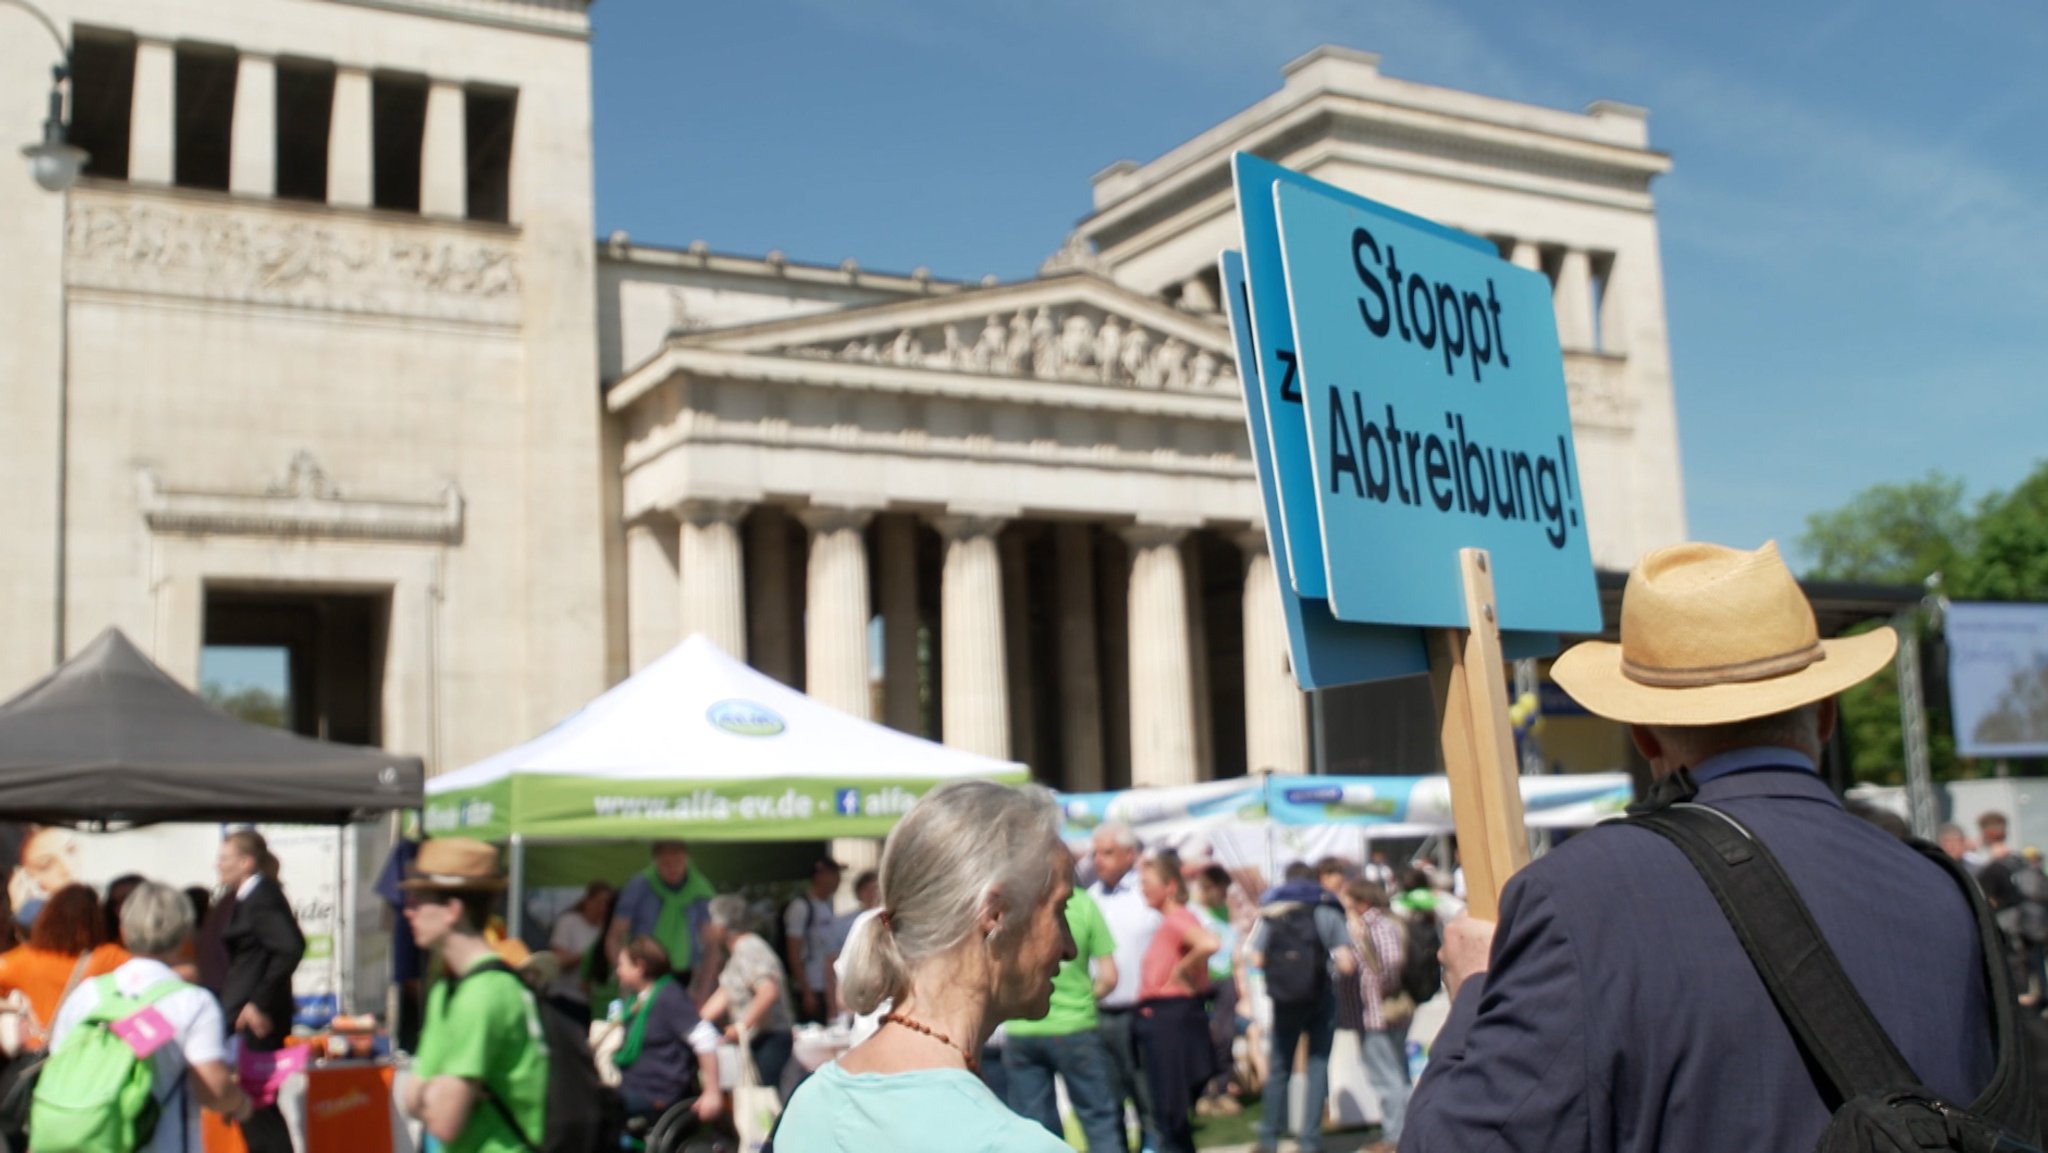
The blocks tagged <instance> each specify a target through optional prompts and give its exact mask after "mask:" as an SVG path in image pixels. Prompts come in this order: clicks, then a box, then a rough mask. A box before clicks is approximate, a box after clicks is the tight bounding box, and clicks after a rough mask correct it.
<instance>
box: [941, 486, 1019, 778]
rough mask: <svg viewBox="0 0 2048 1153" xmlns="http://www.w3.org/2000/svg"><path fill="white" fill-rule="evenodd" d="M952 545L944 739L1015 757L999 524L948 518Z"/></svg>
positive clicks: (944, 593)
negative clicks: (998, 549)
mask: <svg viewBox="0 0 2048 1153" xmlns="http://www.w3.org/2000/svg"><path fill="white" fill-rule="evenodd" d="M932 523H933V525H934V526H936V527H937V528H938V530H939V534H940V535H941V536H943V537H945V538H946V567H945V571H944V573H943V574H942V575H941V577H940V580H939V611H940V620H939V643H940V646H941V649H942V652H941V656H940V658H939V667H940V674H941V675H942V676H943V677H944V678H945V684H944V686H943V687H942V689H941V691H940V700H939V703H940V708H941V710H942V711H943V714H944V716H943V718H942V719H941V722H940V728H939V733H940V736H941V738H942V739H944V741H945V742H946V743H947V744H948V745H951V746H953V747H954V748H956V749H966V750H968V751H969V752H976V753H980V754H982V755H983V756H989V757H997V758H1000V759H1003V760H1008V759H1009V758H1010V701H1009V686H1008V684H1007V683H1006V682H1007V680H1008V661H1007V659H1006V658H1005V655H1004V645H1003V570H1002V558H1001V557H1000V556H999V555H998V554H997V549H996V534H997V533H998V532H1000V531H1001V530H1002V527H1003V522H1002V520H1001V519H1000V518H997V517H982V516H942V517H937V518H935V519H934V520H933V522H932Z"/></svg>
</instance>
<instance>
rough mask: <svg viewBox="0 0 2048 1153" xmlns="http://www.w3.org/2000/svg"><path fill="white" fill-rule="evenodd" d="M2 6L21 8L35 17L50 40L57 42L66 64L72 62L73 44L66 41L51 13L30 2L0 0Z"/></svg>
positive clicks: (23, 0)
mask: <svg viewBox="0 0 2048 1153" xmlns="http://www.w3.org/2000/svg"><path fill="white" fill-rule="evenodd" d="M0 6H7V7H12V8H19V9H21V10H22V11H23V12H26V13H28V14H29V15H31V16H33V17H35V18H36V23H38V24H41V25H42V26H43V28H44V30H45V31H47V32H49V34H50V39H52V40H55V41H56V42H57V51H58V52H59V53H61V54H62V55H63V57H64V60H65V62H66V63H67V64H68V63H69V62H70V60H71V43H70V42H69V41H67V40H65V39H64V33H63V31H62V30H61V29H59V28H58V27H57V22H56V21H54V20H52V19H50V14H49V13H47V12H45V11H43V10H42V9H41V8H38V7H36V6H35V5H33V4H31V3H29V2H28V0H0Z"/></svg>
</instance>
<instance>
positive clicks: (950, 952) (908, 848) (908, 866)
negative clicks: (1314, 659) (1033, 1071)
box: [775, 781, 1074, 1153]
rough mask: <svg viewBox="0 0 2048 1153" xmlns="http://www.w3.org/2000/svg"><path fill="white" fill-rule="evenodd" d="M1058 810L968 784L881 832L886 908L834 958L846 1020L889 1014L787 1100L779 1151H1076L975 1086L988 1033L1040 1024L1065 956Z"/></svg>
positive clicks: (1033, 790) (946, 789)
mask: <svg viewBox="0 0 2048 1153" xmlns="http://www.w3.org/2000/svg"><path fill="white" fill-rule="evenodd" d="M1059 833H1060V814H1059V807H1058V805H1057V804H1055V803H1054V801H1053V798H1052V794H1051V793H1049V792H1047V791H1045V790H1044V789H1041V788H1038V787H1036V786H1026V787H1023V788H1011V787H1009V786H1005V785H998V784H994V783H992V782H989V781H962V782H958V783H955V784H949V785H943V786H941V787H939V788H937V789H934V790H933V791H932V792H931V793H930V794H928V795H926V796H925V798H924V799H923V800H921V801H919V802H918V803H917V804H916V805H915V806H913V807H912V808H911V810H910V812H909V814H908V815H906V816H905V817H904V818H903V820H902V821H901V822H900V823H899V824H898V825H897V826H896V830H895V831H894V832H892V833H890V834H889V841H888V844H887V845H886V846H885V847H884V848H883V850H882V875H881V887H882V904H881V908H880V909H879V910H877V911H876V912H875V913H873V914H871V915H864V916H863V917H862V918H861V920H860V922H859V923H857V924H856V925H855V926H854V929H853V933H852V935H851V937H850V938H849V939H848V940H847V943H846V947H845V949H844V950H843V952H842V957H843V959H844V961H845V963H846V978H845V981H844V982H843V983H842V984H841V986H840V991H841V994H842V996H843V997H844V999H845V1001H846V1005H847V1007H848V1008H850V1009H852V1010H853V1011H855V1012H857V1013H868V1012H873V1011H874V1010H875V1009H877V1008H878V1007H880V1006H882V1005H883V1004H884V1003H885V1002H886V1003H887V1004H888V1006H889V1012H888V1015H887V1016H885V1017H884V1018H883V1019H882V1026H881V1028H880V1029H879V1030H877V1031H876V1033H875V1035H874V1036H873V1037H871V1038H869V1039H868V1040H866V1041H864V1042H862V1043H861V1044H860V1045H859V1046H857V1047H856V1048H854V1050H853V1051H852V1052H850V1053H848V1054H847V1055H846V1056H844V1057H842V1058H840V1059H839V1060H838V1061H836V1062H834V1063H832V1064H830V1065H827V1066H825V1067H824V1068H822V1069H819V1070H818V1071H817V1072H816V1073H815V1074H813V1075H812V1076H811V1078H810V1080H808V1081H806V1082H804V1085H803V1088H802V1089H801V1090H800V1091H798V1092H797V1093H796V1094H795V1095H794V1096H793V1097H792V1098H791V1100H790V1103H789V1109H788V1110H787V1111H786V1112H785V1113H784V1114H783V1117H782V1125H781V1128H780V1129H779V1130H778V1131H777V1133H776V1138H775V1145H776V1148H777V1149H778V1150H780V1151H781V1153H856V1151H862V1153H864V1151H867V1150H873V1149H889V1150H897V1151H902V1153H927V1151H929V1153H941V1151H944V1153H956V1151H958V1150H961V1149H990V1150H994V1149H1001V1150H1005V1151H1006V1153H1009V1151H1016V1153H1069V1151H1068V1150H1067V1145H1066V1143H1065V1142H1064V1141H1062V1140H1060V1139H1059V1138H1058V1137H1055V1136H1053V1135H1052V1134H1051V1133H1050V1132H1048V1131H1047V1130H1046V1129H1045V1127H1044V1126H1043V1125H1041V1124H1039V1123H1038V1122H1036V1121H1032V1120H1028V1119H1026V1118H1024V1117H1021V1116H1019V1115H1018V1114H1016V1113H1014V1112H1012V1111H1011V1110H1010V1108H1009V1107H1008V1106H1007V1105H1005V1104H1004V1103H1003V1102H1002V1100H1001V1099H999V1098H998V1097H996V1095H995V1094H994V1093H991V1092H990V1091H989V1089H988V1087H987V1086H986V1085H984V1084H983V1083H982V1081H981V1077H980V1065H981V1061H980V1055H981V1051H982V1046H983V1045H985V1044H986V1043H987V1042H988V1039H989V1036H990V1035H991V1034H993V1033H994V1032H995V1029H996V1026H997V1025H999V1024H1001V1023H1002V1022H1004V1021H1009V1020H1035V1019H1036V1018H1039V1017H1042V1016H1044V1015H1045V1013H1046V1010H1047V1008H1048V1006H1049V1004H1050V1002H1051V998H1052V979H1053V975H1054V974H1055V973H1057V972H1058V971H1059V967H1060V965H1061V964H1062V963H1063V962H1065V961H1066V960H1067V959H1069V958H1071V957H1073V956H1074V940H1073V937H1072V935H1071V934H1070V933H1069V932H1068V929H1067V918H1066V904H1067V896H1068V894H1069V893H1071V892H1072V891H1073V858H1072V857H1071V856H1069V855H1068V853H1067V849H1066V846H1065V845H1063V844H1062V843H1061V842H1060V836H1059Z"/></svg>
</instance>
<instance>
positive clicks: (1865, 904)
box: [1401, 749, 1994, 1153]
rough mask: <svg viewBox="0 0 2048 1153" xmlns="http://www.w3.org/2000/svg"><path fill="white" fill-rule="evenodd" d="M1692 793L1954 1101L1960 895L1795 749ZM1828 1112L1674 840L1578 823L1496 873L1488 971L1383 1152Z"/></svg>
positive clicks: (1672, 1137) (1959, 1037)
mask: <svg viewBox="0 0 2048 1153" xmlns="http://www.w3.org/2000/svg"><path fill="white" fill-rule="evenodd" d="M1697 775H1698V776H1699V777H1700V789H1699V796H1698V797H1697V798H1696V800H1697V801H1699V802H1701V803H1704V804H1708V805H1712V806H1714V807H1716V808H1720V809H1723V810H1725V811H1727V812H1728V813H1730V814H1731V815H1733V816H1734V817H1735V818H1736V819H1738V820H1740V821H1741V822H1742V823H1743V824H1745V825H1747V826H1748V827H1749V828H1750V829H1751V831H1753V832H1754V833H1755V834H1756V835H1757V837H1758V838H1760V839H1761V840H1762V841H1763V842H1764V843H1765V844H1766V845H1768V846H1769V847H1770V849H1771V851H1772V852H1773V853H1774V854H1776V855H1777V858H1778V860H1779V862H1780V863H1781V864H1782V865H1783V866H1784V868H1785V872H1786V873H1787V874H1788V875H1789V876H1790V877H1791V879H1792V883H1793V885H1794V886H1795V887H1796V888H1797V889H1798V890H1799V894H1800V896H1801V897H1802V898H1803V899H1804V900H1805V901H1806V903H1807V906H1808V907H1809V908H1810V909H1811V910H1812V911H1813V917H1814V920H1815V921H1816V922H1817V923H1818V924H1819V925H1820V929H1821V933H1822V935H1823V936H1825V937H1826V938H1827V942H1828V944H1829V945H1830V946H1831V947H1832V948H1833V949H1834V951H1835V954H1836V956H1838V957H1839V958H1841V962H1842V967H1843V968H1844V969H1845V970H1847V971H1848V975H1849V979H1850V980H1851V981H1852V982H1853V983H1854V984H1855V986H1856V988H1857V991H1858V992H1860V993H1861V994H1862V995H1863V998H1864V1000H1865V1001H1866V1002H1868V1003H1869V1005H1870V1008H1871V1011H1872V1012H1873V1013H1875V1014H1876V1015H1877V1019H1878V1021H1879V1022H1880V1023H1881V1024H1883V1026H1884V1028H1885V1032H1886V1033H1888V1034H1890V1036H1891V1038H1892V1041H1893V1043H1894V1044H1896V1045H1897V1046H1898V1049H1899V1052H1900V1053H1901V1054H1902V1055H1903V1056H1904V1057H1905V1058H1906V1062H1907V1063H1908V1064H1909V1065H1911V1066H1912V1068H1913V1071H1914V1072H1915V1073H1916V1074H1918V1075H1919V1077H1920V1079H1921V1081H1922V1082H1923V1083H1924V1084H1926V1085H1927V1086H1928V1087H1930V1088H1932V1089H1933V1090H1935V1091H1936V1092H1937V1093H1939V1094H1941V1095H1942V1096H1943V1097H1944V1098H1945V1099H1947V1100H1950V1101H1954V1102H1958V1103H1962V1104H1967V1103H1968V1102H1969V1101H1970V1100H1971V1099H1972V1098H1974V1097H1976V1096H1977V1094H1978V1093H1979V1091H1981V1090H1982V1088H1983V1087H1984V1085H1985V1084H1986V1083H1987V1082H1989V1080H1990V1078H1991V1073H1992V1068H1993V1064H1994V1061H1993V1055H1992V1048H1991V1012H1990V1008H1989V1001H1988V996H1987V993H1986V989H1985V977H1984V961H1983V955H1982V949H1981V947H1980V945H1979V943H1978V939H1977V929H1976V923H1975V921H1974V920H1973V919H1972V917H1971V913H1970V907H1969V905H1968V903H1967V902H1966V901H1965V899H1964V896H1963V894H1962V892H1961V890H1959V889H1958V888H1957V887H1956V884H1955V882H1954V881H1953V880H1951V879H1950V878H1949V876H1948V875H1947V874H1946V873H1944V872H1943V871H1942V870H1941V868H1940V867H1939V866H1938V865H1936V864H1934V863H1933V862H1932V861H1928V860H1926V859H1924V858H1922V857H1921V856H1920V855H1919V854H1918V853H1917V852H1915V851H1914V850H1913V849H1912V848H1911V847H1910V846H1907V845H1905V844H1903V843H1901V842H1899V841H1898V840H1896V839H1894V838H1893V837H1892V836H1891V835H1890V834H1888V833H1885V832H1884V831H1883V830H1881V829H1879V828H1877V827H1876V826H1874V825H1872V824H1870V823H1868V822H1866V821H1864V820H1862V819H1861V818H1858V817H1856V816H1853V815H1851V814H1850V813H1849V812H1848V811H1847V810H1845V809H1844V808H1843V807H1842V805H1841V802H1840V801H1839V800H1837V799H1836V797H1835V795H1834V794H1833V793H1832V792H1831V791H1830V790H1829V789H1828V787H1827V786H1826V784H1825V783H1823V782H1822V781H1821V779H1820V778H1819V777H1818V776H1816V775H1815V774H1814V773H1813V772H1812V771H1811V768H1810V767H1807V765H1806V761H1805V758H1803V757H1801V756H1800V755H1799V754H1797V753H1793V752H1790V751H1788V750H1778V749H1773V750H1747V751H1745V752H1743V753H1736V754H1730V755H1728V756H1724V757H1716V758H1713V759H1711V760H1709V761H1707V762H1706V763H1705V764H1703V765H1701V766H1700V771H1699V773H1698V774H1697ZM1826 1124H1827V1109H1826V1107H1825V1106H1824V1105H1823V1104H1822V1102H1821V1098H1820V1094H1819V1091H1818V1090H1817V1089H1816V1088H1815V1087H1814V1083H1813V1079H1812V1077H1811V1076H1810V1075H1809V1074H1808V1073H1807V1070H1806V1067H1805V1065H1804V1063H1803V1062H1802V1060H1801V1059H1800V1056H1799V1052H1798V1049H1797V1047H1796V1046H1795V1045H1794V1044H1793V1042H1792V1038H1791V1034H1790V1033H1789V1032H1787V1030H1786V1028H1785V1025H1784V1023H1783V1021H1782V1020H1781V1018H1780V1017H1779V1016H1778V1012H1777V1010H1776V1008H1775V1007H1773V1006H1772V1004H1771V999H1770V994H1769V993H1768V992H1766V991H1765V989H1764V985H1763V981H1762V980H1761V979H1760V978H1759V977H1758V976H1757V975H1756V971H1755V969H1754V968H1753V967H1752V966H1751V964H1750V961H1749V957H1748V955H1747V954H1746V953H1744V952H1743V949H1742V945H1741V943H1740V942H1738V941H1737V940H1736V937H1735V933H1734V930H1732V929H1731V928H1729V926H1728V922H1727V919H1726V918H1725V917H1724V916H1723V915H1722V912H1721V909H1720V907H1719V906H1718V905H1716V904H1715V902H1714V898H1713V896H1712V895H1711V894H1710V893H1709V892H1708V890H1707V887H1706V882H1704V881H1702V880H1701V879H1700V877H1699V875H1698V874H1697V873H1696V872H1694V871H1693V867H1692V864H1691V862H1689V861H1687V860H1686V858H1685V856H1684V854H1683V853H1681V852H1680V851H1679V850H1678V848H1677V847H1676V846H1674V845H1672V844H1671V843H1670V842H1668V841H1666V840H1665V839H1664V838H1663V837H1660V836H1658V835H1657V834H1655V833H1652V832H1650V831H1648V830H1645V829H1636V828H1630V827H1627V826H1626V825H1622V824H1612V825H1606V826H1602V827H1599V828H1596V829H1593V830H1589V831H1588V832H1586V833H1583V834H1581V835H1579V836H1576V837H1573V838H1572V839H1571V840H1569V841H1567V842H1566V843H1565V844H1563V845H1560V846H1559V847H1558V848H1557V850H1556V851H1555V852H1552V853H1550V854H1549V855H1547V856H1545V857H1543V858H1542V859H1540V860H1537V861H1535V862H1533V863H1531V864H1530V866H1529V867H1528V868H1526V869H1524V870H1523V871H1522V872H1521V873H1519V874H1517V875H1516V876H1515V877H1514V879H1513V880H1511V881H1510V882H1509V884H1508V886H1507V890H1506V892H1505V893H1504V894H1503V895H1502V899H1501V916H1500V923H1499V927H1498V929H1497V930H1496V933H1495V937H1494V944H1493V955H1492V961H1491V969H1490V972H1488V973H1487V974H1486V975H1485V977H1483V978H1480V977H1474V978H1473V979H1472V980H1471V981H1469V982H1468V983H1467V985H1466V987H1465V988H1463V989H1461V990H1460V991H1459V994H1458V997H1457V1000H1456V1001H1455V1002H1454V1003H1453V1005H1452V1007H1451V1013H1450V1017H1449V1019H1448V1020H1447V1021H1446V1022H1445V1024H1444V1028H1443V1031H1442V1032H1441V1033H1439V1034H1438V1036H1437V1040H1436V1043H1435V1045H1434V1047H1433V1048H1432V1051H1431V1053H1430V1060H1429V1068H1428V1071H1427V1072H1426V1073H1425V1074H1424V1076H1423V1078H1422V1082H1421V1084H1419V1085H1418V1086H1417V1087H1416V1090H1415V1096H1414V1099H1413V1100H1412V1101H1411V1102H1410V1104H1409V1108H1408V1120H1407V1127H1406V1130H1405V1131H1404V1132H1403V1133H1402V1136H1401V1149H1402V1153H1424V1151H1426V1153H1483V1151H1487V1150H1510V1149H1526V1150H1532V1151H1535V1150H1541V1151H1544V1153H1559V1151H1564V1150H1598V1151H1602V1153H1604V1151H1607V1150H1643V1151H1646V1153H1647V1151H1649V1150H1684V1151H1708V1150H1724V1149H1725V1150H1804V1149H1811V1148H1812V1147H1813V1145H1814V1143H1815V1142H1816V1141H1817V1140H1818V1139H1819V1137H1820V1133H1821V1130H1822V1129H1823V1128H1824V1127H1825V1126H1826Z"/></svg>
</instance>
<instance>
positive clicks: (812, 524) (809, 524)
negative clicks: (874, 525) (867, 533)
mask: <svg viewBox="0 0 2048 1153" xmlns="http://www.w3.org/2000/svg"><path fill="white" fill-rule="evenodd" d="M875 512H876V510H875V509H871V508H853V507H851V506H847V505H833V504H813V505H806V506H804V507H803V508H800V509H796V510H794V511H793V512H792V514H791V515H793V516H795V517H796V519H798V520H800V521H802V522H803V526H804V527H805V528H807V529H810V530H811V531H812V532H814V533H815V532H838V531H840V530H842V529H864V528H866V527H868V522H869V521H871V520H873V519H875Z"/></svg>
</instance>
